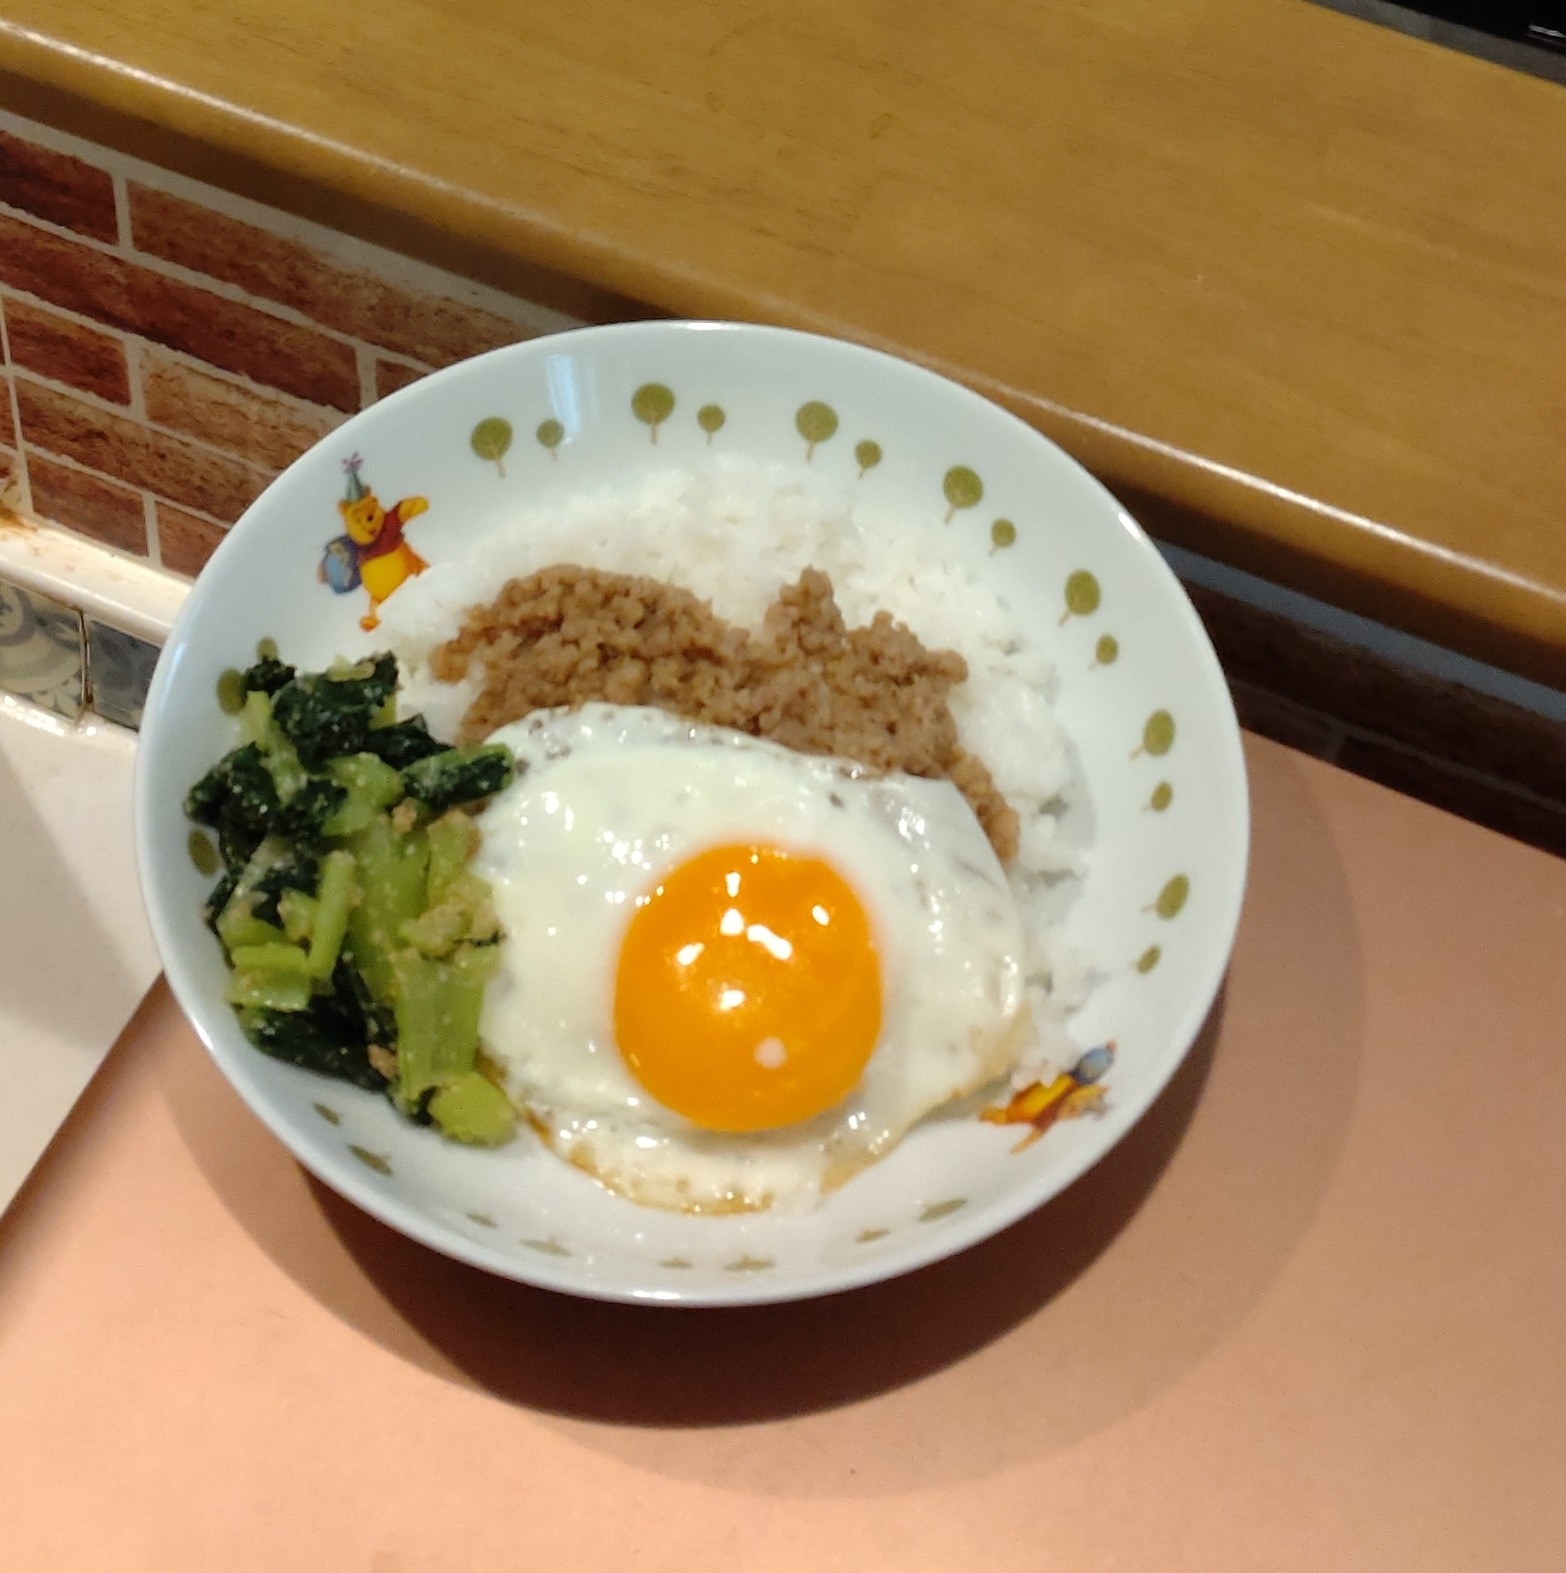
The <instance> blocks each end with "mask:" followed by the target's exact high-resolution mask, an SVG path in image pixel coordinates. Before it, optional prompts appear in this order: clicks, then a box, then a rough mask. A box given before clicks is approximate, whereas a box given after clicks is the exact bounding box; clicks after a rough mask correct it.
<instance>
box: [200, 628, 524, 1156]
mask: <svg viewBox="0 0 1566 1573" xmlns="http://www.w3.org/2000/svg"><path fill="white" fill-rule="evenodd" d="M233 675H234V677H235V678H236V679H237V681H236V682H234V683H231V684H230V685H229V687H230V689H233V690H235V692H233V693H231V694H230V695H229V697H230V699H231V700H237V701H238V702H239V703H238V716H237V719H238V724H239V730H240V733H241V736H242V741H241V742H240V744H239V746H238V747H236V748H234V749H233V750H232V751H231V752H229V753H228V754H226V755H225V756H224V757H223V758H222V759H221V760H219V761H218V763H217V764H216V765H214V766H213V767H212V769H211V770H209V771H208V772H207V774H206V775H205V776H203V777H202V778H201V780H200V781H198V782H197V783H196V784H195V785H194V786H193V787H192V788H191V789H190V791H189V793H188V794H187V795H186V799H185V809H186V812H187V814H188V815H189V816H190V818H191V819H193V820H195V821H196V822H197V823H198V824H201V825H205V826H207V827H209V828H210V829H212V830H213V831H215V832H216V834H217V840H218V848H219V851H220V853H221V855H222V859H223V866H224V871H223V875H222V877H221V878H220V879H219V880H218V882H217V884H216V886H215V887H214V889H213V891H212V893H211V894H210V895H209V897H208V898H207V901H206V903H205V905H204V908H203V917H204V918H205V920H206V922H207V924H208V926H209V927H210V928H211V929H212V931H213V933H214V934H215V935H216V936H217V938H218V940H219V941H220V943H221V944H222V945H223V948H224V952H225V954H226V956H227V959H228V962H229V966H230V969H231V970H230V976H229V984H228V997H229V1000H230V1001H231V1002H232V1003H233V1005H234V1006H235V1008H236V1009H237V1010H238V1012H239V1019H240V1024H241V1026H242V1027H243V1029H244V1032H245V1034H246V1036H247V1037H248V1038H249V1039H250V1041H251V1042H252V1043H253V1044H254V1045H255V1046H256V1047H257V1048H258V1049H260V1050H261V1051H262V1052H263V1053H266V1054H269V1055H271V1056H273V1057H274V1058H276V1059H280V1060H284V1061H286V1062H287V1063H289V1064H291V1065H297V1066H300V1067H302V1068H304V1069H306V1070H311V1071H315V1072H317V1073H319V1074H321V1075H327V1076H335V1077H338V1078H341V1079H344V1080H347V1081H350V1082H353V1083H354V1084H355V1085H356V1086H360V1087H366V1088H370V1089H372V1090H376V1091H385V1092H386V1093H388V1095H390V1096H391V1097H392V1098H393V1100H394V1101H395V1102H396V1104H397V1106H398V1107H399V1108H400V1109H402V1110H403V1111H404V1113H406V1114H407V1115H409V1116H410V1117H411V1118H413V1119H415V1120H418V1121H420V1122H421V1123H431V1122H433V1123H434V1124H436V1125H438V1126H440V1127H441V1128H442V1130H443V1131H444V1132H445V1133H446V1134H447V1135H448V1136H451V1137H452V1138H453V1139H455V1140H458V1141H468V1142H476V1143H481V1144H486V1145H487V1144H492V1143H495V1142H498V1141H504V1140H505V1139H506V1138H507V1137H508V1136H509V1135H510V1134H511V1132H512V1131H513V1130H514V1129H515V1125H516V1116H515V1112H514V1111H513V1110H512V1108H511V1105H510V1103H509V1101H508V1100H507V1099H506V1096H505V1094H504V1093H503V1092H502V1091H501V1090H500V1089H498V1088H497V1087H495V1086H494V1085H493V1084H492V1083H490V1082H489V1081H487V1080H486V1079H485V1078H484V1076H483V1075H482V1074H481V1073H480V1072H479V1071H478V1069H477V1065H478V1054H479V1019H480V1014H481V1011H482V1008H483V998H484V985H485V982H486V981H487V980H488V978H489V976H490V975H491V973H492V972H493V970H494V966H495V963H496V960H497V957H498V951H497V950H496V948H495V941H496V940H497V939H498V938H499V936H500V929H499V924H498V922H497V921H496V918H495V911H494V905H493V903H492V901H491V899H490V891H489V887H488V885H486V884H485V883H484V881H483V880H482V879H480V878H479V877H478V876H477V875H476V874H474V873H473V872H472V869H471V867H470V864H471V862H472V859H473V855H474V853H475V852H476V851H477V849H478V844H479V835H478V829H477V826H476V825H475V824H474V822H473V820H472V819H471V818H470V817H469V816H468V815H467V814H465V813H463V812H461V807H462V805H465V804H478V803H481V802H482V800H483V799H485V798H487V797H490V796H492V795H493V794H494V793H495V792H498V791H500V790H501V789H502V788H503V787H504V786H505V785H506V784H507V783H508V782H509V781H510V780H511V778H512V774H513V769H514V767H513V763H512V758H511V755H510V753H509V751H508V750H506V749H504V748H498V747H486V748H448V747H447V746H446V745H445V744H443V743H441V742H440V741H438V740H437V739H436V738H434V737H432V736H431V735H430V732H429V728H428V727H427V726H426V725H425V723H424V721H423V718H422V717H420V716H411V717H409V718H407V719H405V720H399V719H398V718H397V705H396V687H397V664H396V661H395V659H394V658H393V657H392V656H390V655H378V656H375V657H372V658H371V659H370V660H367V661H361V662H359V663H357V664H356V665H351V666H350V665H344V664H339V665H337V666H334V667H333V668H331V669H330V670H329V671H326V672H299V671H296V670H295V669H294V668H293V667H291V666H289V665H287V664H286V663H285V662H283V661H282V660H280V659H279V657H278V654H277V650H276V647H275V646H272V645H270V642H269V641H263V646H262V648H260V649H259V650H258V652H257V660H256V662H255V664H254V665H253V666H251V667H250V668H249V669H248V670H247V671H245V672H243V673H235V674H233Z"/></svg>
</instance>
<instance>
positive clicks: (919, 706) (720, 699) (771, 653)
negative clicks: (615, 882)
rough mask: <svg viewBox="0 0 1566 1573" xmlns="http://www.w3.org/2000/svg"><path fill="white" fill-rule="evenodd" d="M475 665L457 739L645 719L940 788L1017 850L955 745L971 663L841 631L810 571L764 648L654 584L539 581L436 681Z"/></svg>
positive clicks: (558, 571) (910, 640)
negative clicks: (663, 717)
mask: <svg viewBox="0 0 1566 1573" xmlns="http://www.w3.org/2000/svg"><path fill="white" fill-rule="evenodd" d="M474 660H477V661H478V663H479V668H480V676H481V680H482V685H483V686H482V687H481V689H480V691H479V694H478V697H477V698H476V699H475V700H474V701H473V703H472V704H471V705H470V706H469V707H468V711H467V714H466V715H465V716H464V717H463V722H462V739H463V741H466V742H474V741H477V740H478V739H480V738H484V737H487V736H488V735H489V734H490V733H491V732H492V731H494V730H495V728H496V727H499V726H504V725H506V724H507V723H508V722H511V721H519V720H521V719H522V717H523V716H525V715H527V714H529V713H530V712H531V711H534V710H544V709H551V708H553V707H555V706H557V705H580V704H585V703H587V702H588V701H590V700H602V701H606V702H608V703H610V704H620V705H651V706H655V707H657V708H658V709H660V710H667V711H669V712H670V713H671V714H674V715H678V716H683V717H685V718H686V719H688V720H691V721H698V722H702V723H704V724H706V725H709V726H724V727H731V728H733V729H734V730H735V731H740V732H748V733H749V734H750V735H751V736H753V737H764V738H768V739H770V740H771V741H772V742H775V743H781V744H783V745H784V746H785V747H787V748H792V749H794V750H796V751H797V752H799V753H804V754H829V755H832V756H834V757H836V758H839V759H851V760H855V761H857V762H858V763H860V764H864V765H869V766H871V767H872V768H874V769H876V770H887V771H891V770H900V771H905V772H907V773H908V774H910V775H916V776H928V777H934V778H941V777H946V778H949V779H950V780H951V781H952V782H954V783H955V785H956V786H957V788H958V789H959V790H960V791H961V792H962V794H963V796H964V797H966V798H967V799H968V801H969V803H970V804H972V806H973V810H974V812H975V814H977V815H978V818H979V823H980V824H981V825H983V827H984V831H985V834H986V835H987V836H988V837H989V838H990V842H991V844H992V845H993V846H994V848H995V850H996V852H997V854H998V855H999V856H1000V858H1001V860H1002V861H1003V862H1004V861H1007V860H1009V859H1010V858H1011V857H1012V855H1013V854H1014V853H1015V852H1016V850H1017V831H1018V824H1017V815H1016V813H1015V811H1014V810H1013V809H1012V808H1011V806H1010V805H1009V804H1008V803H1007V802H1006V800H1005V798H1003V797H1002V796H1001V794H1000V792H999V791H998V790H997V789H996V787H995V783H994V782H993V781H992V780H991V779H990V773H989V771H988V770H987V769H986V768H985V766H984V763H983V761H982V760H979V759H976V758H975V757H974V756H973V755H971V754H967V753H964V751H963V750H962V748H961V747H960V746H959V745H958V742H957V723H956V722H955V721H954V720H953V719H952V713H951V710H950V708H949V706H948V704H947V697H948V695H949V694H950V693H951V691H952V689H953V688H954V687H955V686H956V685H957V684H958V683H960V682H962V681H963V680H964V678H966V677H967V675H968V667H967V663H966V662H965V661H964V660H963V658H962V657H961V656H960V655H958V654H957V653H956V651H954V650H933V651H932V650H926V649H925V647H924V646H923V645H922V644H920V643H919V641H918V639H916V638H915V637H914V635H913V634H912V633H910V632H909V631H908V629H906V628H905V627H903V625H902V624H901V623H898V622H894V621H893V620H892V618H891V617H890V616H889V615H888V614H887V613H886V612H878V613H877V614H876V616H875V619H874V621H873V622H871V624H870V625H869V627H867V628H845V627H844V625H843V617H842V613H841V612H839V611H838V609H837V602H836V601H835V600H834V599H833V596H832V583H831V580H829V579H828V578H827V576H826V575H825V574H824V573H820V572H818V571H817V570H816V569H814V568H808V569H806V570H805V572H804V573H802V574H801V575H800V576H799V580H798V582H797V583H795V584H791V585H787V586H785V587H784V588H783V589H782V590H780V591H779V592H778V597H777V599H776V600H775V601H774V602H773V603H772V605H771V606H770V607H769V608H768V609H767V614H766V621H765V625H764V629H763V632H762V634H761V636H760V637H756V636H753V635H751V634H750V633H749V632H747V631H746V630H745V629H743V628H737V627H735V626H734V625H733V624H731V623H726V622H724V620H723V619H722V618H721V617H719V616H717V614H716V613H715V612H714V611H713V610H712V608H711V607H710V606H709V605H708V604H707V603H706V602H705V601H702V600H699V599H698V598H697V597H696V596H694V595H692V594H691V593H690V591H688V590H682V589H680V588H678V587H677V586H675V585H670V584H664V583H663V582H662V581H660V580H657V579H643V578H635V577H632V576H631V575H628V574H616V573H604V572H601V571H599V570H598V569H595V568H579V567H574V566H571V565H569V564H562V565H558V566H556V567H553V568H544V569H541V570H540V571H539V572H538V573H534V574H530V575H528V576H527V577H526V578H525V579H512V580H511V581H510V582H509V583H508V584H507V585H506V586H505V588H504V589H503V590H502V591H501V592H500V594H499V595H498V596H497V597H496V598H495V599H494V600H493V601H492V602H491V603H490V604H489V605H488V606H479V607H474V608H473V609H472V610H471V611H470V612H469V613H468V615H467V617H466V619H465V620H464V622H463V625H462V628H461V631H460V632H459V633H458V634H457V636H456V638H454V639H451V640H448V641H447V642H446V643H445V644H443V645H440V646H439V647H438V648H437V649H436V650H435V651H434V653H433V654H432V656H431V658H430V668H431V670H432V671H433V673H434V675H435V676H436V677H437V678H438V679H440V680H441V681H442V682H447V683H454V682H459V681H461V680H462V679H463V678H465V677H466V676H467V675H468V672H469V669H470V665H471V663H472V662H473V661H474Z"/></svg>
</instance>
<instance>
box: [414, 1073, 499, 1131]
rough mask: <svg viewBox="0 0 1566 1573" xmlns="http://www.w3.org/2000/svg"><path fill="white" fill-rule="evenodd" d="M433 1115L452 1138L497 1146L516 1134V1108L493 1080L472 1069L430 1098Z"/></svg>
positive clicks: (436, 1121) (431, 1115) (431, 1114)
mask: <svg viewBox="0 0 1566 1573" xmlns="http://www.w3.org/2000/svg"><path fill="white" fill-rule="evenodd" d="M429 1112H430V1117H431V1118H432V1119H433V1120H434V1121H435V1123H436V1124H437V1125H438V1126H440V1128H441V1129H442V1130H443V1131H444V1132H445V1133H446V1134H447V1135H448V1136H449V1137H451V1138H452V1140H453V1141H459V1142H467V1143H469V1144H470V1145H472V1146H474V1147H498V1146H499V1145H500V1143H501V1142H505V1141H510V1140H511V1138H512V1136H513V1135H514V1134H515V1133H516V1128H517V1111H516V1110H515V1108H513V1107H512V1104H511V1100H510V1099H509V1098H508V1097H507V1096H506V1095H505V1093H503V1092H502V1091H501V1090H500V1088H499V1087H497V1086H496V1085H495V1084H494V1082H492V1081H489V1080H488V1079H487V1078H486V1077H484V1076H483V1075H482V1074H480V1072H478V1071H469V1072H468V1074H467V1075H466V1076H460V1077H458V1078H457V1080H456V1081H454V1082H451V1083H450V1084H449V1085H447V1086H445V1087H442V1088H441V1090H440V1091H439V1092H437V1093H436V1094H435V1096H434V1097H433V1098H431V1099H430V1105H429Z"/></svg>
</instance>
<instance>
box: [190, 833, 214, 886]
mask: <svg viewBox="0 0 1566 1573" xmlns="http://www.w3.org/2000/svg"><path fill="white" fill-rule="evenodd" d="M185 850H186V851H187V852H189V853H190V861H191V862H192V863H194V864H195V865H196V872H197V873H198V874H200V875H203V876H204V877H205V878H207V879H210V878H211V877H212V876H213V875H214V874H215V873H217V871H218V865H219V864H220V863H221V862H222V859H221V858H220V857H219V856H218V850H217V848H216V847H215V846H213V845H212V842H211V841H210V840H209V839H208V837H207V833H206V831H204V830H192V831H191V833H190V834H189V835H188V836H187V837H186V838H185Z"/></svg>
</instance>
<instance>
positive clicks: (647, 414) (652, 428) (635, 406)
mask: <svg viewBox="0 0 1566 1573" xmlns="http://www.w3.org/2000/svg"><path fill="white" fill-rule="evenodd" d="M631 414H633V415H634V416H635V417H636V418H637V420H639V421H640V422H641V423H642V425H644V426H645V427H646V428H647V430H648V432H649V433H650V434H651V437H652V440H653V441H654V442H657V440H658V428H659V427H660V426H662V425H663V423H664V422H665V421H666V420H668V418H669V417H670V416H671V415H673V414H674V391H673V390H672V389H671V388H666V387H665V386H664V385H663V384H662V383H661V382H644V383H643V384H642V385H641V387H639V388H638V389H637V390H636V392H635V393H633V394H632V395H631Z"/></svg>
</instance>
